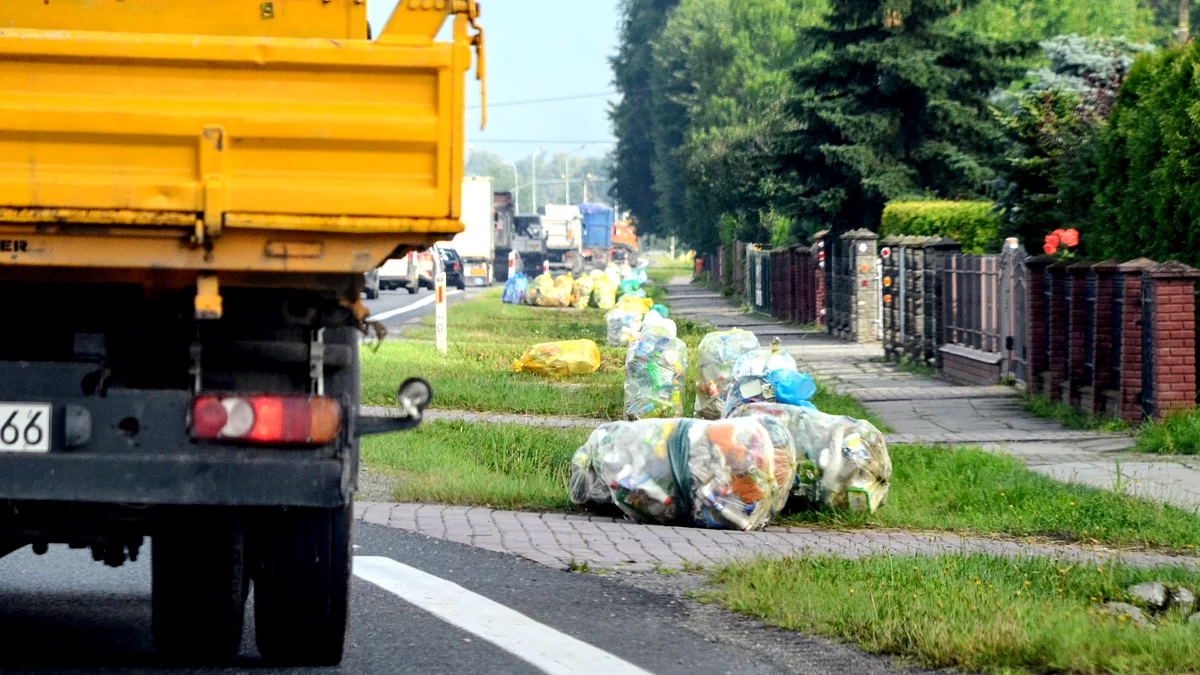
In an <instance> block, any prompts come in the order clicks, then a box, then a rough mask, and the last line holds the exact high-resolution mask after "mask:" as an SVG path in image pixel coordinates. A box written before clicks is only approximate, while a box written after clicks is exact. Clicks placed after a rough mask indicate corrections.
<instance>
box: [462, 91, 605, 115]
mask: <svg viewBox="0 0 1200 675" xmlns="http://www.w3.org/2000/svg"><path fill="white" fill-rule="evenodd" d="M617 93H618V92H617V91H615V90H611V89H610V90H609V91H598V92H595V93H593V94H572V95H570V96H554V97H551V98H531V99H529V100H526V101H504V102H502V103H489V104H488V107H489V108H504V107H507V106H512V105H533V104H535V103H554V102H556V101H574V100H577V99H581V98H600V97H601V96H613V95H615V94H617ZM482 107H483V106H478V105H469V106H467V110H479V109H480V108H482Z"/></svg>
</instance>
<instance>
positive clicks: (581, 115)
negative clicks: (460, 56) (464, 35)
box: [367, 0, 618, 161]
mask: <svg viewBox="0 0 1200 675" xmlns="http://www.w3.org/2000/svg"><path fill="white" fill-rule="evenodd" d="M395 6H396V2H395V0H367V15H368V19H369V20H370V22H371V26H372V27H373V28H374V32H375V33H376V34H378V33H379V31H380V30H381V29H382V27H383V25H384V24H385V23H387V18H388V17H389V16H390V15H391V12H392V9H393V8H394V7H395ZM481 8H482V13H481V16H480V24H481V25H482V26H483V29H484V36H485V37H484V39H485V49H486V54H487V76H488V77H487V88H488V103H489V106H488V124H487V129H486V130H485V131H482V132H481V131H479V110H478V107H477V106H478V105H479V83H478V82H476V81H475V79H474V78H475V75H474V71H472V72H471V73H469V74H468V77H467V106H468V111H467V115H468V119H467V142H468V143H469V144H471V145H472V147H473V148H474V149H476V150H487V151H489V152H494V153H496V154H498V155H500V156H502V157H504V158H505V159H507V160H510V161H511V160H515V159H519V158H522V157H528V156H529V155H531V154H533V153H534V152H536V151H537V150H539V149H541V150H545V151H547V152H563V151H572V152H574V154H576V155H577V156H580V157H588V156H600V155H603V154H604V153H605V152H606V151H608V150H609V149H611V147H612V145H611V143H612V141H613V140H614V139H613V135H612V131H611V128H610V125H609V121H608V102H609V101H613V100H616V98H617V97H616V96H615V95H606V96H594V97H590V98H578V99H574V100H568V101H555V102H548V103H538V104H529V105H512V106H505V105H499V104H503V103H509V102H518V101H529V100H536V99H546V98H556V97H563V96H577V95H581V94H599V93H602V92H611V91H613V85H612V69H611V68H610V67H609V65H608V57H610V56H612V55H613V54H614V53H616V50H617V21H618V12H617V0H482V2H481ZM448 25H449V22H447V26H448ZM443 32H445V31H443ZM472 106H475V107H472ZM510 140H516V141H522V142H520V143H507V142H504V143H502V142H497V141H510ZM552 141H553V142H552ZM567 141H572V142H567ZM583 141H606V143H588V144H587V145H585V146H584V147H583V149H580V146H581V145H584V143H582V142H583ZM575 151H577V152H575Z"/></svg>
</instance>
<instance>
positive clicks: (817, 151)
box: [611, 0, 1180, 251]
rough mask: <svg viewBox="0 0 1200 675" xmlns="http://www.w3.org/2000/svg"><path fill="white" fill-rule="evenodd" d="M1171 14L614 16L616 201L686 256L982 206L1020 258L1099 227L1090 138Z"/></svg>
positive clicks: (752, 4)
mask: <svg viewBox="0 0 1200 675" xmlns="http://www.w3.org/2000/svg"><path fill="white" fill-rule="evenodd" d="M1179 6H1180V5H1179V0H622V3H621V13H622V24H621V27H620V44H619V48H618V51H617V54H616V55H615V56H614V57H613V59H612V67H613V72H614V80H615V84H616V87H617V88H618V90H619V91H620V92H621V94H622V99H621V101H620V102H619V103H618V104H616V105H615V106H614V107H613V109H612V112H611V117H612V123H613V127H614V132H615V135H616V137H617V140H618V142H617V147H616V150H615V153H614V166H613V176H614V178H615V179H616V182H615V186H614V190H613V194H614V195H615V196H616V198H618V199H619V201H620V202H621V203H622V204H623V205H624V206H625V207H627V208H629V209H630V210H631V211H632V213H633V215H634V216H635V217H636V218H637V220H638V226H639V231H641V232H646V233H655V234H667V235H676V236H678V237H680V239H681V240H682V241H683V242H686V243H687V244H688V245H690V246H692V247H694V248H696V249H697V250H699V251H711V250H713V249H715V248H716V246H718V245H719V244H720V243H721V242H723V241H728V240H730V239H732V238H733V237H735V236H736V237H738V238H741V239H743V240H754V241H763V242H773V243H776V244H783V243H790V242H800V243H805V242H807V241H808V240H809V238H810V237H811V235H812V234H813V233H814V232H815V231H817V230H821V229H827V228H829V229H833V230H834V231H844V230H849V229H854V228H859V227H867V228H870V229H878V227H879V223H880V216H881V214H882V213H883V209H884V207H885V206H886V205H887V204H888V203H890V202H895V201H897V200H908V199H916V200H920V199H950V200H978V199H988V200H994V201H995V202H996V204H997V205H998V208H997V214H998V216H997V217H998V218H999V219H1000V220H1001V227H1000V228H999V230H998V232H999V233H1000V234H1002V235H1012V234H1016V235H1018V236H1021V237H1023V238H1024V239H1025V240H1026V241H1031V242H1032V241H1035V240H1038V239H1040V237H1041V235H1042V234H1044V233H1045V232H1047V231H1051V230H1053V229H1056V227H1061V226H1064V224H1069V226H1074V225H1076V224H1083V223H1084V222H1085V221H1088V220H1089V219H1092V218H1094V216H1095V214H1094V213H1093V211H1092V207H1091V202H1094V201H1095V193H1096V188H1095V183H1096V181H1097V180H1100V179H1101V178H1102V176H1103V175H1104V173H1105V170H1103V169H1102V167H1100V166H1099V164H1097V162H1098V161H1100V160H1099V159H1098V158H1099V157H1102V156H1103V155H1104V153H1103V152H1102V151H1101V150H1100V148H1102V147H1103V144H1102V143H1100V141H1099V137H1100V134H1101V130H1102V128H1103V127H1104V126H1105V123H1106V120H1107V119H1108V117H1109V115H1110V114H1111V113H1112V110H1113V108H1114V106H1115V105H1117V99H1118V91H1119V90H1120V87H1121V83H1122V82H1123V81H1124V78H1125V77H1126V76H1127V74H1128V72H1129V70H1130V69H1131V67H1132V64H1133V63H1134V61H1135V59H1136V58H1137V57H1138V56H1139V55H1141V54H1143V53H1145V52H1148V51H1153V50H1154V49H1155V48H1156V47H1165V46H1166V45H1167V44H1168V43H1169V41H1170V40H1171V35H1172V31H1173V30H1174V29H1175V27H1176V24H1177V21H1178V14H1179ZM1118 38H1119V39H1118ZM1109 154H1111V153H1109ZM1110 192H1113V191H1112V190H1110ZM1047 228H1048V229H1047Z"/></svg>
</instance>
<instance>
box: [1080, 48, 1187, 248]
mask: <svg viewBox="0 0 1200 675" xmlns="http://www.w3.org/2000/svg"><path fill="white" fill-rule="evenodd" d="M1198 70H1200V44H1197V43H1192V44H1191V45H1189V46H1187V47H1184V48H1183V49H1172V50H1167V51H1163V52H1160V53H1158V54H1153V55H1148V56H1143V57H1141V58H1139V59H1138V60H1137V62H1136V63H1135V64H1134V65H1133V68H1132V69H1131V70H1130V71H1129V76H1128V77H1127V78H1126V80H1125V83H1124V85H1123V86H1122V87H1121V92H1120V94H1119V95H1118V96H1117V102H1116V105H1115V107H1114V108H1113V112H1112V116H1111V117H1109V124H1108V127H1107V128H1106V129H1105V130H1104V131H1103V132H1102V133H1101V135H1100V144H1099V145H1100V147H1099V150H1098V152H1097V155H1096V161H1097V164H1098V166H1097V176H1098V177H1097V181H1096V190H1095V206H1094V207H1093V208H1092V226H1091V227H1090V228H1088V229H1087V230H1085V231H1084V232H1083V243H1084V246H1085V247H1086V248H1087V254H1088V256H1089V257H1091V258H1093V259H1096V260H1100V259H1103V258H1116V259H1118V260H1128V259H1130V258H1136V257H1139V256H1145V257H1147V258H1150V259H1152V260H1156V261H1159V262H1162V261H1165V260H1179V261H1182V262H1185V263H1187V264H1189V265H1197V264H1200V227H1197V225H1198V224H1200V75H1198V74H1197V73H1198Z"/></svg>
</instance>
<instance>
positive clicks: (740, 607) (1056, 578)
mask: <svg viewBox="0 0 1200 675" xmlns="http://www.w3.org/2000/svg"><path fill="white" fill-rule="evenodd" d="M1148 580H1155V581H1163V582H1167V583H1172V584H1181V585H1185V586H1189V587H1191V588H1193V589H1200V574H1197V573H1195V572H1188V571H1185V570H1184V569H1182V568H1179V567H1162V568H1157V569H1134V568H1130V567H1127V566H1125V565H1121V564H1114V563H1110V562H1108V561H1107V560H1106V559H1105V560H1101V561H1100V562H1098V563H1097V564H1095V565H1091V564H1089V565H1082V564H1070V563H1067V562H1064V561H1061V560H1057V561H1056V560H1052V559H1029V558H1018V559H1010V558H1002V557H994V556H987V555H944V556H936V557H909V556H871V557H864V558H859V559H855V560H847V559H839V558H829V557H805V558H785V559H782V560H758V561H754V562H749V563H745V564H737V565H732V566H729V567H726V568H724V569H722V570H720V571H719V572H717V573H716V574H715V575H714V576H713V581H714V582H715V583H716V584H718V585H717V586H715V587H714V590H712V592H711V593H710V594H708V595H707V596H706V598H707V599H710V600H714V601H716V602H719V603H720V604H722V605H724V606H725V607H727V608H729V609H731V610H733V611H736V612H739V613H742V614H746V615H749V616H753V617H756V618H758V619H761V620H762V621H764V622H765V623H767V624H769V625H772V626H778V627H782V628H786V629H791V630H797V631H804V632H815V633H819V634H823V635H828V636H832V637H835V638H840V639H844V640H848V641H850V642H853V643H855V644H857V645H859V646H860V647H862V648H863V649H866V650H867V651H870V652H875V653H881V654H897V655H903V656H907V657H910V658H912V659H913V660H915V661H917V662H918V663H920V664H921V665H923V666H926V667H933V668H955V669H958V670H961V671H964V672H987V673H1080V674H1082V673H1125V674H1129V675H1134V674H1141V673H1145V674H1150V673H1156V674H1157V673H1195V672H1196V668H1197V663H1198V662H1200V627H1196V626H1189V625H1188V624H1187V623H1186V621H1185V620H1184V619H1185V615H1184V614H1182V613H1180V612H1177V611H1176V612H1172V613H1169V614H1167V615H1166V616H1164V617H1162V618H1161V619H1159V621H1158V626H1157V629H1156V630H1146V629H1139V628H1136V627H1134V626H1132V625H1130V622H1129V621H1126V620H1122V619H1119V618H1117V617H1114V616H1108V615H1105V614H1103V613H1102V612H1101V610H1100V609H1099V607H1100V606H1101V605H1102V604H1103V603H1104V602H1106V601H1114V600H1115V601H1124V600H1126V597H1125V589H1126V588H1127V587H1128V586H1130V585H1131V584H1136V583H1140V582H1142V581H1148Z"/></svg>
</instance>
